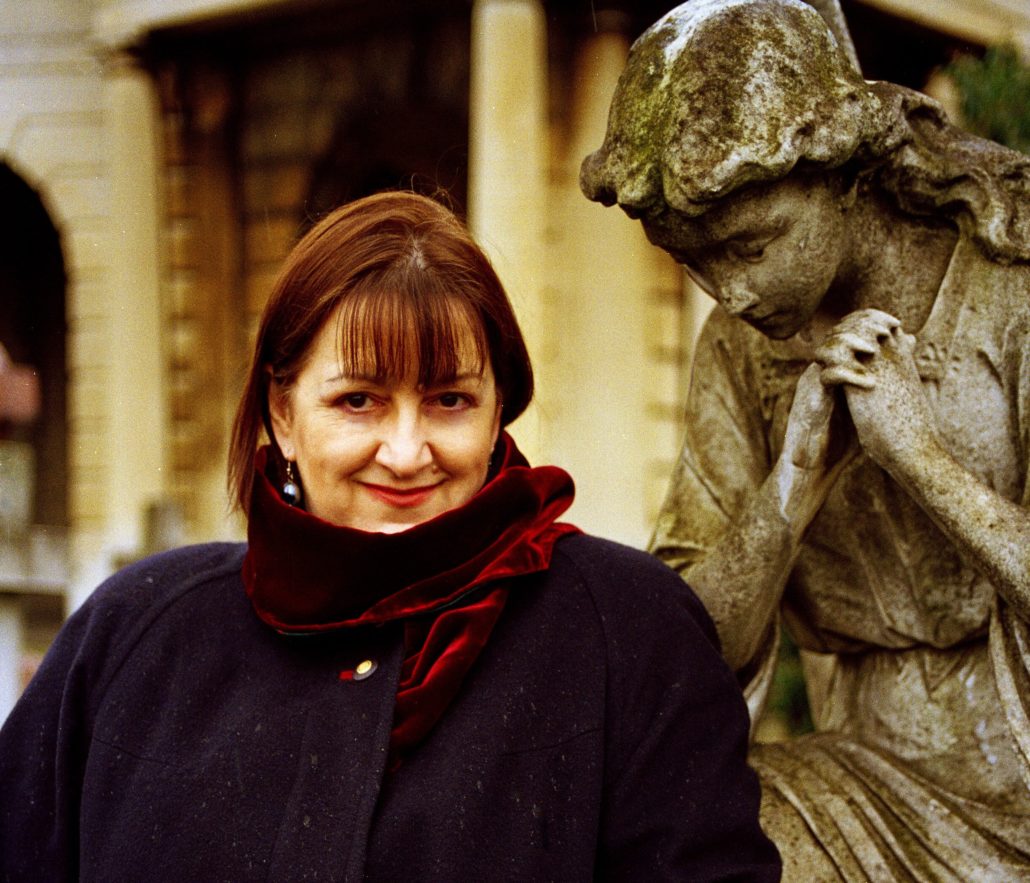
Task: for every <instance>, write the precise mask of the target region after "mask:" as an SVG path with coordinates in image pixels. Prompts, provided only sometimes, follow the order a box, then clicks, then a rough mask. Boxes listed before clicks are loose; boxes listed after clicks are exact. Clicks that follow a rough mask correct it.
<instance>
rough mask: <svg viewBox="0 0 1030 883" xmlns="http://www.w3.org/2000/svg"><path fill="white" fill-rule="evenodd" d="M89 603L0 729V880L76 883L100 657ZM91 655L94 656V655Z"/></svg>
mask: <svg viewBox="0 0 1030 883" xmlns="http://www.w3.org/2000/svg"><path fill="white" fill-rule="evenodd" d="M95 612H96V611H95V609H94V606H93V604H92V603H90V602H87V604H86V605H84V607H83V608H82V609H80V610H79V611H78V612H77V613H76V614H75V615H74V616H73V617H72V618H71V619H70V620H69V621H68V622H67V623H66V624H65V626H64V628H63V629H62V631H61V633H60V634H59V635H58V637H57V640H56V641H55V642H54V644H53V646H52V647H51V648H50V651H49V652H48V653H47V655H46V658H45V659H44V660H43V664H42V665H41V666H40V668H39V671H38V672H37V673H36V676H35V677H34V678H33V680H32V682H31V683H30V684H29V686H28V688H27V689H26V691H25V693H24V695H23V696H22V697H21V699H20V700H19V702H18V703H17V704H16V705H15V707H14V709H13V710H12V711H11V714H10V715H9V716H8V718H7V720H6V722H5V723H4V726H3V728H2V729H0V879H2V880H4V881H5V883H7V881H12V883H13V881H30V880H48V881H63V880H76V879H78V809H79V802H80V797H81V792H82V780H83V771H84V769H85V763H86V755H87V750H88V745H89V739H90V730H91V725H90V716H91V715H90V710H89V696H90V692H91V687H92V685H93V684H94V683H95V682H96V681H97V680H98V679H99V678H100V676H101V672H100V670H99V669H100V662H101V660H102V658H103V654H102V652H98V651H100V650H101V648H100V647H99V646H98V644H97V640H96V639H97V637H98V636H97V632H98V631H99V630H98V628H97V625H98V623H97V618H96V616H95ZM94 648H95V649H94Z"/></svg>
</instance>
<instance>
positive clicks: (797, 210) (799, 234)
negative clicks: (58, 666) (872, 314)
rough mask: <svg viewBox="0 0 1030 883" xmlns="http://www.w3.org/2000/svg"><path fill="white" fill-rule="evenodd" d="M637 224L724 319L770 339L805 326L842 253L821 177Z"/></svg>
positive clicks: (832, 196) (836, 207)
mask: <svg viewBox="0 0 1030 883" xmlns="http://www.w3.org/2000/svg"><path fill="white" fill-rule="evenodd" d="M641 220H642V223H643V225H644V229H645V230H646V232H647V237H648V239H650V240H651V242H653V243H654V244H655V245H657V246H659V247H661V248H663V249H665V250H666V251H667V252H669V254H671V255H672V256H673V257H674V258H675V259H676V260H677V261H679V263H681V264H683V265H684V267H685V268H686V271H687V273H688V274H689V275H690V276H691V277H692V278H693V279H694V280H695V281H696V282H697V283H698V284H699V285H700V286H701V287H702V288H703V289H704V290H705V291H706V292H708V294H710V295H711V296H712V297H713V298H715V299H716V300H717V301H718V302H719V303H720V304H721V305H722V306H723V307H724V308H725V309H726V310H727V312H729V313H730V314H731V315H733V316H739V317H740V318H741V319H743V320H744V321H745V322H747V323H749V324H750V325H752V326H754V327H755V328H757V329H758V330H759V331H761V332H762V333H763V334H765V335H767V336H769V337H773V338H776V339H783V338H787V337H790V336H791V335H793V334H796V333H797V332H798V331H800V330H801V329H802V328H803V327H804V326H805V325H807V324H808V322H809V321H810V320H811V318H812V317H813V315H815V312H816V310H817V309H818V308H819V306H820V304H821V303H823V300H824V298H825V297H826V295H827V292H828V291H830V289H831V287H832V286H833V284H834V282H835V281H838V277H839V275H840V272H841V269H842V266H843V263H844V259H845V256H846V251H847V248H848V230H847V223H846V220H847V216H846V213H845V212H844V211H843V210H842V200H841V197H840V194H839V188H838V187H837V186H836V185H835V183H834V182H833V180H832V179H830V178H829V176H826V175H806V176H797V177H791V178H787V179H786V180H784V181H779V182H777V183H775V184H763V185H758V186H755V187H751V188H748V189H746V190H743V191H740V192H738V193H735V194H733V195H732V196H729V197H727V198H726V199H724V200H723V201H722V202H720V203H718V204H717V205H716V206H714V207H713V208H712V209H710V210H709V211H708V212H706V213H705V214H703V215H701V216H700V217H694V218H689V217H686V216H684V215H682V214H680V213H678V212H676V211H674V210H672V209H665V210H664V211H662V212H661V213H659V214H655V215H648V216H645V217H644V218H642V219H641Z"/></svg>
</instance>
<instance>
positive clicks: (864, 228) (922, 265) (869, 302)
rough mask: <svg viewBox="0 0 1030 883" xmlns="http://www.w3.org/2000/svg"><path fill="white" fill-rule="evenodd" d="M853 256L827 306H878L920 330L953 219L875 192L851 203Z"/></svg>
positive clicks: (943, 267) (951, 245)
mask: <svg viewBox="0 0 1030 883" xmlns="http://www.w3.org/2000/svg"><path fill="white" fill-rule="evenodd" d="M848 211H849V212H850V213H851V218H850V222H849V228H848V229H849V239H850V246H851V247H850V249H849V250H848V254H849V257H848V259H847V261H846V263H845V265H844V266H842V268H841V272H840V273H839V274H838V276H837V280H836V281H835V283H834V287H833V288H831V290H830V293H829V294H828V296H827V301H826V303H827V306H828V307H829V312H832V313H837V312H839V313H840V316H837V318H840V317H841V316H843V315H844V314H846V313H849V312H852V311H854V310H861V309H870V308H872V309H878V310H883V311H884V312H885V313H890V314H891V315H892V316H894V317H896V318H897V319H899V320H900V321H901V325H902V327H903V328H904V329H905V331H907V332H909V333H910V334H914V333H916V332H917V331H919V330H920V329H921V328H922V327H923V325H924V324H925V322H926V320H927V318H928V317H929V315H930V311H931V310H932V309H933V305H934V301H935V300H936V299H937V292H938V290H939V289H940V286H941V282H942V281H943V280H944V276H945V273H947V270H948V265H949V263H950V261H951V255H952V252H953V251H954V250H955V244H956V242H957V241H958V233H957V232H956V231H955V229H954V228H953V227H952V226H950V225H949V224H945V223H942V222H939V221H935V220H934V219H932V218H919V217H915V216H913V215H909V214H906V213H904V212H902V211H900V210H899V209H898V208H897V207H895V206H894V205H893V203H891V202H889V201H888V200H887V199H885V198H884V197H883V196H882V195H880V194H878V193H876V192H864V193H860V194H859V195H858V198H857V199H856V201H855V204H854V205H853V206H852V207H851V208H850V209H848Z"/></svg>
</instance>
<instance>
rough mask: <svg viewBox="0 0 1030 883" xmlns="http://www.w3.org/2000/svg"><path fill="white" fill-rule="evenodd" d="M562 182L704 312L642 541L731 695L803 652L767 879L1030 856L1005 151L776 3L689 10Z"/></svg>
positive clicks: (1022, 385)
mask: <svg viewBox="0 0 1030 883" xmlns="http://www.w3.org/2000/svg"><path fill="white" fill-rule="evenodd" d="M812 6H820V7H822V11H823V13H824V14H828V13H833V12H834V10H833V8H832V7H833V4H832V3H829V2H820V3H815V2H813V4H812ZM829 17H831V18H832V15H831V16H829ZM840 43H845V41H844V39H843V38H841V39H840ZM845 48H847V47H846V46H845ZM581 186H582V188H583V191H584V192H585V193H586V195H587V196H588V197H589V198H591V199H593V200H596V201H599V202H603V203H605V204H609V205H611V204H616V203H617V204H618V205H620V206H621V207H622V208H623V209H624V210H625V211H626V212H627V213H628V214H630V215H631V216H633V217H637V218H640V220H641V222H642V224H643V226H644V229H645V230H646V232H647V234H648V237H649V238H650V240H651V241H652V242H653V243H655V244H656V245H658V246H660V247H662V248H664V249H665V250H666V251H668V252H669V253H670V254H672V255H673V256H674V257H675V258H676V259H677V260H679V261H680V262H681V263H682V264H684V266H685V268H686V270H687V272H689V273H690V274H691V276H693V278H695V279H696V280H697V281H698V282H699V284H700V285H701V286H702V287H703V288H705V289H706V290H707V291H708V292H709V293H710V294H711V295H712V296H713V297H714V298H715V299H716V301H717V302H718V304H719V306H718V307H717V308H716V309H715V310H714V311H713V313H712V316H711V318H710V320H709V322H708V324H707V326H706V328H705V330H704V331H703V333H702V336H701V340H700V343H699V347H698V352H697V354H696V357H695V368H694V381H693V385H692V388H691V392H690V396H689V401H688V406H687V407H688V429H687V436H686V441H685V444H684V448H683V452H682V455H681V458H680V460H679V463H678V465H677V467H676V470H675V473H674V476H673V481H672V485H671V488H670V491H669V495H668V498H667V501H666V504H665V506H664V508H663V511H662V513H661V515H660V516H659V521H658V524H657V527H656V531H655V536H654V540H653V551H654V552H655V554H657V555H659V556H660V557H661V558H663V559H664V560H666V561H667V562H668V563H670V564H671V565H672V566H674V567H676V568H677V569H678V570H680V572H681V573H682V574H683V575H684V577H685V579H687V580H688V581H689V582H690V583H691V585H692V586H693V587H694V588H695V589H696V590H697V592H698V593H699V594H700V595H701V597H702V599H703V600H704V601H705V603H706V605H707V606H708V608H709V610H710V612H711V613H712V616H713V618H714V619H715V621H716V624H717V626H718V628H719V633H720V637H721V639H722V642H723V648H724V652H725V654H726V656H727V659H728V660H729V661H730V663H731V664H732V665H733V666H734V667H735V668H736V669H737V670H738V671H739V672H740V675H741V679H742V681H743V682H745V683H746V691H747V693H748V697H749V701H750V702H751V704H752V708H753V710H754V711H756V713H757V710H758V709H759V708H760V706H761V703H762V700H763V696H764V691H765V689H766V688H767V686H768V681H769V677H770V675H771V670H772V660H773V659H774V655H775V646H774V645H775V636H776V634H778V627H779V623H780V622H781V621H783V622H785V623H786V625H787V626H788V628H789V629H790V630H791V632H792V634H793V636H794V637H795V639H796V640H797V642H798V644H799V646H800V647H801V648H802V653H803V660H804V662H805V666H806V676H807V678H808V686H809V694H810V698H811V700H812V706H813V711H814V717H815V720H816V728H817V732H816V733H815V734H813V735H811V736H806V737H802V738H799V739H795V740H793V741H790V742H786V743H781V744H778V745H756V746H755V747H754V748H753V753H752V761H753V763H754V765H755V767H756V768H757V769H758V771H759V773H760V776H761V778H762V782H763V788H764V800H763V822H764V824H765V825H766V826H767V829H768V830H769V832H770V834H771V835H772V836H773V837H774V839H775V840H776V841H777V843H778V844H779V846H780V849H781V852H782V853H783V857H784V860H785V867H786V879H794V880H805V881H808V880H834V879H845V880H855V881H858V880H869V879H872V880H892V879H912V878H915V879H925V880H972V879H975V880H1013V879H1026V878H1028V877H1030V715H1028V710H1030V627H1028V622H1030V514H1028V511H1027V510H1028V507H1030V161H1028V160H1027V158H1026V157H1023V156H1021V155H1019V154H1016V153H1013V152H1011V151H1008V150H1005V149H1004V148H1001V147H999V146H998V145H996V144H993V143H991V142H987V141H983V140H981V139H977V138H974V137H972V136H970V135H968V134H966V133H964V132H961V131H960V130H958V129H956V128H954V127H953V126H951V125H950V124H949V123H948V122H947V121H946V120H945V119H944V116H943V113H942V111H941V110H940V108H939V107H938V106H937V105H936V104H935V103H934V102H933V101H932V100H931V99H929V98H927V97H926V96H923V95H920V94H918V93H915V92H912V91H910V90H907V89H904V88H902V87H900V86H896V85H893V84H889V83H867V82H865V81H864V80H863V79H862V77H861V76H860V75H859V74H858V73H857V72H856V70H855V69H854V67H853V65H852V62H851V60H850V59H849V56H848V55H847V54H846V52H844V51H842V49H841V47H840V45H839V44H838V40H837V39H835V38H834V37H833V36H832V34H831V32H830V30H828V29H827V26H826V25H825V24H824V21H823V19H822V18H820V16H819V14H817V13H816V12H815V11H814V10H813V9H812V8H811V7H810V6H808V5H806V4H805V3H802V2H800V0H694V2H691V3H686V4H684V5H683V6H680V7H678V8H677V9H675V10H673V11H672V12H670V13H668V14H667V15H666V16H665V17H664V18H663V19H662V20H660V21H659V22H658V23H657V24H655V25H654V26H653V27H652V28H651V29H650V30H649V31H648V32H647V33H646V34H644V35H643V36H642V37H641V38H640V40H638V41H637V43H636V44H635V45H634V47H633V50H632V52H631V55H630V58H629V61H628V63H627V67H626V71H625V73H624V74H623V77H622V79H621V80H620V82H619V85H618V87H617V90H616V94H615V96H614V99H613V102H612V108H611V114H610V118H609V126H608V132H607V135H606V137H605V141H604V144H603V145H602V146H601V148H600V149H599V150H598V151H597V152H596V153H594V154H592V155H591V156H590V157H588V158H587V159H586V160H585V161H584V163H583V167H582V172H581Z"/></svg>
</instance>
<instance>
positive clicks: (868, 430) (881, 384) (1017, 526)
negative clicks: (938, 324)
mask: <svg viewBox="0 0 1030 883" xmlns="http://www.w3.org/2000/svg"><path fill="white" fill-rule="evenodd" d="M913 349H914V338H913V337H911V335H908V334H906V333H905V332H904V331H902V329H901V326H900V323H899V322H898V321H897V320H896V319H894V317H892V316H890V315H888V314H886V313H882V312H880V311H877V310H862V311H859V312H857V313H853V314H851V315H850V316H848V317H845V319H844V320H843V321H842V322H841V323H840V324H839V325H838V326H837V328H836V329H835V330H834V332H833V334H831V335H830V337H828V338H827V340H826V341H825V342H824V344H823V346H822V347H821V348H820V351H819V358H820V361H821V362H822V363H823V365H824V369H823V372H822V380H823V383H825V384H827V385H828V386H837V385H839V386H842V387H843V389H844V393H845V395H846V397H847V403H848V408H849V410H850V412H851V417H852V420H853V421H854V424H855V428H856V430H857V433H858V437H859V441H860V443H861V445H862V448H863V450H864V451H865V452H866V453H867V454H868V455H869V456H870V457H871V458H872V459H873V460H875V461H876V462H877V463H878V464H879V465H880V466H881V467H882V468H883V469H885V470H886V471H887V472H888V473H890V475H891V476H892V477H893V478H894V480H895V481H897V482H898V484H899V485H901V486H902V487H903V488H904V489H905V490H906V491H907V492H908V493H909V494H910V495H911V496H912V498H913V499H914V500H916V502H917V503H919V505H920V506H921V507H922V508H923V510H924V511H925V512H926V513H927V514H928V515H929V516H930V517H931V518H933V519H934V521H935V522H936V523H937V525H938V526H939V527H940V528H941V530H943V531H944V533H945V534H946V535H947V536H948V537H949V538H950V539H951V540H952V542H954V543H955V545H956V546H958V547H959V549H960V550H961V551H962V552H963V554H964V555H965V557H966V559H967V560H968V561H969V562H970V564H972V565H973V566H974V567H976V568H977V569H978V570H979V571H980V572H981V573H982V574H983V575H984V576H985V577H987V578H988V579H989V580H990V581H991V582H992V584H993V585H994V586H995V588H996V589H997V590H998V591H999V592H1000V593H1001V594H1002V595H1003V596H1004V598H1005V599H1006V600H1007V601H1008V602H1009V604H1011V605H1012V606H1013V607H1014V608H1015V610H1016V611H1017V612H1018V613H1019V615H1021V616H1022V617H1023V618H1024V619H1030V512H1028V511H1027V509H1026V508H1024V507H1023V506H1021V505H1019V504H1018V503H1016V502H1013V501H1012V500H1008V499H1005V498H1004V497H1002V496H1001V495H1000V494H998V493H997V492H996V491H994V490H993V489H992V488H990V487H988V486H987V485H986V484H984V483H983V482H982V481H981V480H980V479H979V478H978V477H977V476H975V475H974V474H973V473H971V472H970V471H969V470H967V469H966V468H965V467H964V466H962V465H961V464H960V463H959V462H958V461H957V460H955V458H954V457H953V456H952V455H951V453H950V452H949V451H948V449H947V447H946V445H945V442H944V440H943V438H942V437H941V434H940V432H939V430H938V426H937V421H936V417H935V416H934V413H933V410H932V409H931V407H930V404H929V401H928V400H927V398H926V394H925V392H924V391H923V387H922V383H921V381H920V379H919V374H918V372H917V370H916V365H915V361H914V358H913Z"/></svg>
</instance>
